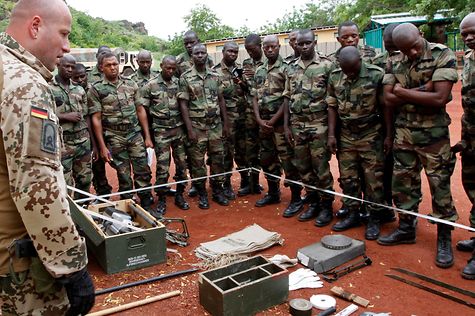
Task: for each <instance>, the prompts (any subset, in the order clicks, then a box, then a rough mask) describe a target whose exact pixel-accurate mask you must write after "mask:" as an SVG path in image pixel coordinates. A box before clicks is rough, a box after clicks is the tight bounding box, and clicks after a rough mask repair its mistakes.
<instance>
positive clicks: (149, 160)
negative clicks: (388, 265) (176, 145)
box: [147, 148, 155, 168]
mask: <svg viewBox="0 0 475 316" xmlns="http://www.w3.org/2000/svg"><path fill="white" fill-rule="evenodd" d="M153 157H155V150H153V148H147V164H148V166H149V167H150V168H151V167H152V163H153Z"/></svg>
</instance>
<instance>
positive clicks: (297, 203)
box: [282, 185, 303, 217]
mask: <svg viewBox="0 0 475 316" xmlns="http://www.w3.org/2000/svg"><path fill="white" fill-rule="evenodd" d="M290 192H291V197H290V203H289V205H288V206H287V208H286V209H285V210H284V212H283V213H282V216H283V217H292V216H294V215H296V214H297V213H298V212H300V211H301V210H302V208H303V201H302V198H301V197H300V193H301V192H302V187H301V186H297V185H290Z"/></svg>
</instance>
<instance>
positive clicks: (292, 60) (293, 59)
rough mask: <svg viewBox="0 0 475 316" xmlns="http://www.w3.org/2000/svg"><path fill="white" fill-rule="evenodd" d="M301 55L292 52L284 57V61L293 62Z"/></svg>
mask: <svg viewBox="0 0 475 316" xmlns="http://www.w3.org/2000/svg"><path fill="white" fill-rule="evenodd" d="M298 58H299V57H295V54H290V55H288V56H287V57H285V58H284V63H286V64H291V63H293V62H294V61H296V60H297V59H298Z"/></svg>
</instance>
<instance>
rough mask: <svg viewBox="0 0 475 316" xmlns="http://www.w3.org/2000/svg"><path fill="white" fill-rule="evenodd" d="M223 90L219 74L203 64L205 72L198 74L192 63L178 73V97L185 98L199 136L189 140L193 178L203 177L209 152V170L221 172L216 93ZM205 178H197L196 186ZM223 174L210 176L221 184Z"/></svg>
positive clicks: (221, 143) (220, 186)
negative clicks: (190, 141) (193, 141)
mask: <svg viewBox="0 0 475 316" xmlns="http://www.w3.org/2000/svg"><path fill="white" fill-rule="evenodd" d="M220 92H222V83H221V79H220V77H219V75H218V74H217V73H216V72H215V71H213V70H212V69H210V68H208V67H206V73H204V74H200V73H199V72H198V71H197V70H196V68H195V67H193V68H192V69H190V70H188V71H187V72H185V73H184V74H183V75H182V76H181V77H180V83H179V92H178V94H177V98H178V99H183V100H186V101H188V112H189V116H190V120H191V124H192V127H193V129H194V131H195V132H196V134H197V138H198V140H197V141H196V142H195V143H190V147H189V151H188V154H189V160H190V161H191V168H190V169H191V176H192V178H199V177H206V175H207V170H206V164H205V161H204V157H205V154H206V153H207V154H208V159H209V163H210V173H211V174H219V173H223V172H224V161H223V155H224V145H223V140H222V134H223V129H222V124H221V117H220V108H219V105H218V94H219V93H220ZM205 182H206V180H205V179H201V180H196V181H195V183H196V185H197V187H198V188H200V187H201V188H203V187H204V184H205ZM223 182H224V177H223V176H219V177H215V178H213V185H214V186H216V187H217V188H222V185H223Z"/></svg>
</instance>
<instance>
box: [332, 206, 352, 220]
mask: <svg viewBox="0 0 475 316" xmlns="http://www.w3.org/2000/svg"><path fill="white" fill-rule="evenodd" d="M349 213H350V211H349V210H348V207H347V206H346V205H345V204H343V205H342V206H341V208H340V209H339V210H338V211H336V213H335V216H336V217H338V218H345V217H347V216H348V214H349Z"/></svg>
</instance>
